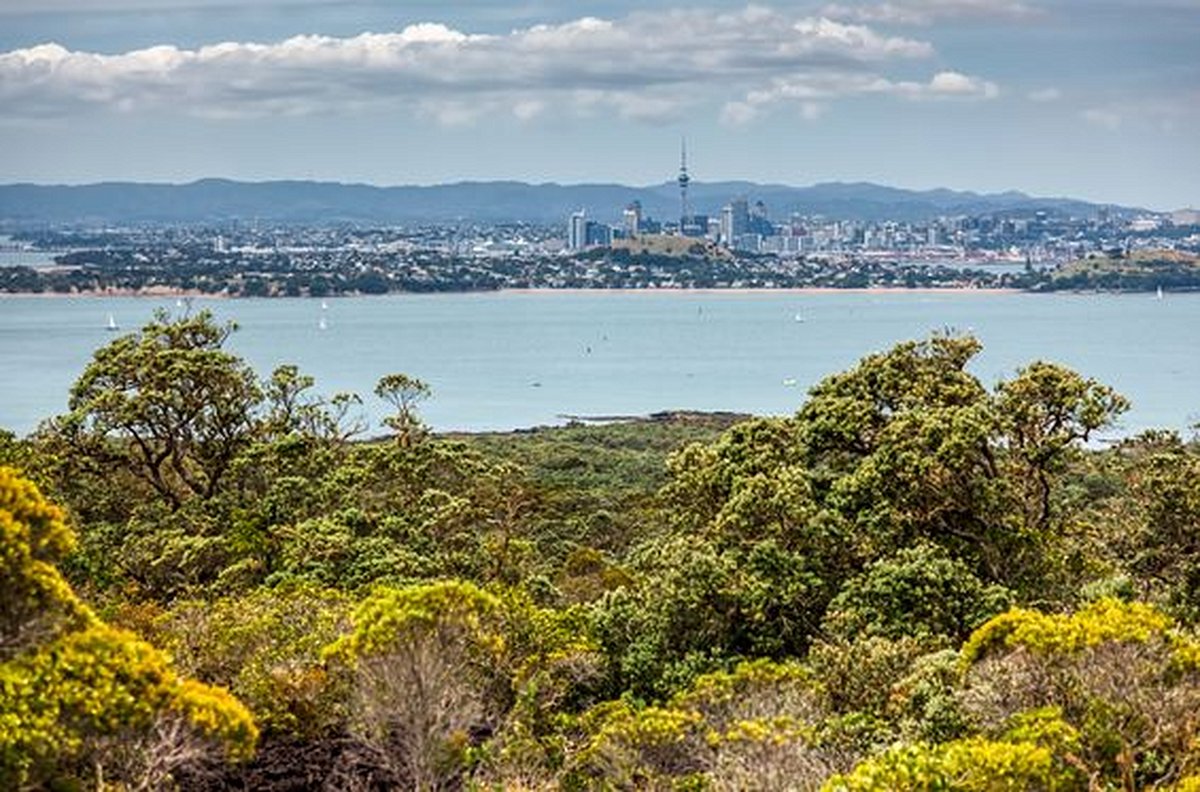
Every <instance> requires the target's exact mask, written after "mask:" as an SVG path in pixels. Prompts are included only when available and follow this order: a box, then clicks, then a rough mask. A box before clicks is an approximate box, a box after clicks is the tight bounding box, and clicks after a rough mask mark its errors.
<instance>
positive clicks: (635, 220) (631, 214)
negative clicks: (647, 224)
mask: <svg viewBox="0 0 1200 792" xmlns="http://www.w3.org/2000/svg"><path fill="white" fill-rule="evenodd" d="M641 232H642V202H641V201H634V202H633V203H631V204H629V206H627V207H625V234H626V236H628V237H629V238H630V239H633V238H634V237H636V236H637V235H638V234H640V233H641Z"/></svg>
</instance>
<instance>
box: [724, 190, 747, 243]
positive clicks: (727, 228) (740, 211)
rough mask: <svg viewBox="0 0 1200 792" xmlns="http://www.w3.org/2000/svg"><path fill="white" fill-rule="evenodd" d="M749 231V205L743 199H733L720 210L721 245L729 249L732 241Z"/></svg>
mask: <svg viewBox="0 0 1200 792" xmlns="http://www.w3.org/2000/svg"><path fill="white" fill-rule="evenodd" d="M749 230H750V208H749V204H748V202H747V201H746V199H745V198H735V199H733V200H732V201H730V202H729V203H728V204H727V205H726V206H725V208H724V209H722V210H721V243H722V244H723V245H725V246H726V247H730V248H731V247H733V246H734V241H735V240H736V239H737V238H738V237H740V236H742V235H743V234H745V233H747V232H748V231H749Z"/></svg>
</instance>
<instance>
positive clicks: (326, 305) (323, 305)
mask: <svg viewBox="0 0 1200 792" xmlns="http://www.w3.org/2000/svg"><path fill="white" fill-rule="evenodd" d="M321 310H322V311H328V310H329V303H327V302H325V301H324V300H321Z"/></svg>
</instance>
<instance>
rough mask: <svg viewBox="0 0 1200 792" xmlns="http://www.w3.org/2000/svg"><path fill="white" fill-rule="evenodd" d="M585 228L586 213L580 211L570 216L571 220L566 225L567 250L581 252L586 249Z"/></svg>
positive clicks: (586, 224)
mask: <svg viewBox="0 0 1200 792" xmlns="http://www.w3.org/2000/svg"><path fill="white" fill-rule="evenodd" d="M587 226H588V219H587V212H585V211H583V210H582V209H580V210H579V211H578V212H576V213H575V214H573V215H571V220H570V222H569V223H568V225H567V249H568V250H583V249H584V248H585V247H587Z"/></svg>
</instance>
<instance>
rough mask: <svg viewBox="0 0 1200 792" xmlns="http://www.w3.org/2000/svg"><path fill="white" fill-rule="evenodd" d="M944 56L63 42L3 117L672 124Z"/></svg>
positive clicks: (712, 14) (743, 30)
mask: <svg viewBox="0 0 1200 792" xmlns="http://www.w3.org/2000/svg"><path fill="white" fill-rule="evenodd" d="M932 54H933V48H932V46H931V45H930V44H929V43H927V42H924V41H919V40H915V39H911V38H906V37H900V36H890V35H884V34H882V33H880V32H878V31H876V30H874V29H872V28H870V27H869V26H865V25H859V24H847V23H844V22H838V21H834V20H831V19H828V18H826V17H797V16H795V15H793V14H789V13H786V12H782V11H778V10H774V9H771V8H766V7H761V6H750V7H747V8H745V9H743V10H740V11H735V12H720V11H715V10H711V9H698V10H672V11H654V12H639V13H634V14H631V15H629V16H627V17H623V18H620V19H613V20H607V19H599V18H595V17H583V18H580V19H576V20H572V21H569V22H565V23H562V24H555V25H536V26H533V27H527V28H522V29H518V30H514V31H512V32H511V33H507V34H502V35H495V34H473V33H468V32H463V31H460V30H456V29H453V28H450V27H447V26H445V25H442V24H436V23H424V24H416V25H410V26H408V27H406V28H404V29H403V30H401V31H398V32H389V33H363V34H361V35H358V36H353V37H348V38H335V37H329V36H320V35H305V36H296V37H293V38H289V39H286V40H284V41H279V42H275V43H254V42H224V43H219V44H213V45H209V46H203V47H200V48H198V49H183V48H179V47H176V46H174V45H171V44H164V45H160V46H155V47H150V48H146V49H139V50H132V51H129V52H123V53H117V54H101V53H95V52H83V51H75V50H70V49H67V48H65V47H63V46H60V45H59V44H54V43H47V44H42V45H39V46H35V47H29V48H25V49H18V50H13V51H10V52H6V53H0V103H3V105H4V107H5V108H6V110H5V112H6V113H7V114H10V115H15V116H17V117H47V116H50V117H52V116H55V115H68V114H70V113H72V112H77V111H79V110H81V109H84V108H96V107H99V108H103V109H107V110H113V111H117V112H126V113H137V112H164V111H165V112H171V111H177V110H181V109H182V110H183V111H185V112H188V113H192V114H195V115H201V116H207V117H223V118H235V117H247V116H248V117H253V116H262V115H268V114H286V115H304V114H311V113H322V112H327V113H328V112H340V111H344V110H348V109H349V110H354V109H358V108H363V107H371V106H378V105H381V104H389V103H390V104H394V105H398V106H405V107H411V108H412V110H413V112H414V113H416V114H418V115H421V116H423V117H428V118H432V119H434V120H436V121H438V122H439V123H448V124H461V123H470V122H472V121H474V120H477V119H478V118H480V117H483V116H485V115H488V114H492V113H507V114H510V115H513V116H515V117H517V118H519V119H523V120H529V119H531V118H534V117H536V116H538V115H543V114H545V113H546V112H548V111H549V110H550V109H553V110H555V111H561V112H569V113H575V114H582V115H588V114H594V113H601V112H607V113H615V114H617V115H619V116H621V117H623V118H628V119H631V120H638V121H647V122H662V121H666V120H670V119H672V118H676V117H678V116H679V115H680V114H681V113H683V112H686V111H687V110H688V109H689V108H691V107H694V106H696V105H698V104H703V103H712V102H716V103H717V104H718V105H719V104H720V103H723V102H728V101H729V100H730V99H731V98H733V97H737V96H742V95H745V94H747V93H751V92H754V91H756V90H759V91H760V90H770V88H769V86H772V85H774V84H775V83H776V82H777V81H779V80H781V79H782V80H789V79H796V78H799V79H813V80H816V81H818V82H819V81H820V80H821V78H822V75H829V74H835V75H836V74H857V75H859V76H860V78H861V79H875V78H877V77H878V72H879V71H881V70H883V69H885V68H886V66H887V64H889V63H893V62H896V61H909V60H915V59H922V58H927V57H929V56H931V55H932ZM880 79H882V78H880ZM935 79H936V78H935ZM947 87H948V88H950V89H951V91H950V92H954V87H953V86H947ZM929 90H930V91H931V92H937V90H939V89H937V88H936V87H934V86H931V87H930V89H929ZM829 95H830V94H828V93H826V94H823V97H822V98H828V97H829ZM729 112H731V113H733V114H734V115H736V114H737V111H736V110H732V111H729ZM805 112H807V113H808V114H809V115H813V114H814V113H815V112H816V111H812V110H809V111H805Z"/></svg>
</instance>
